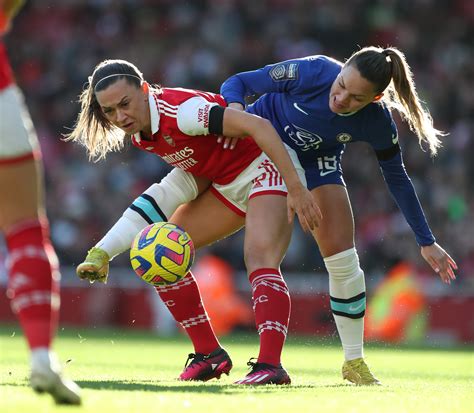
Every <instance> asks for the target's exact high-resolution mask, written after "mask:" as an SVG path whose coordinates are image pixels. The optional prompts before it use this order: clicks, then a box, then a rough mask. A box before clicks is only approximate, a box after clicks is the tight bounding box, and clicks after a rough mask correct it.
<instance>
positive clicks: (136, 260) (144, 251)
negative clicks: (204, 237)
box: [130, 222, 194, 287]
mask: <svg viewBox="0 0 474 413" xmlns="http://www.w3.org/2000/svg"><path fill="white" fill-rule="evenodd" d="M193 261H194V245H193V241H192V240H191V237H190V236H189V234H188V233H187V232H186V231H185V230H184V229H182V228H180V227H178V226H177V225H175V224H171V223H170V222H158V223H156V224H151V225H148V226H147V227H146V228H144V229H143V230H142V231H140V232H139V233H138V234H137V236H136V237H135V239H134V241H133V243H132V247H131V248H130V262H131V264H132V268H133V270H134V271H135V273H136V274H137V275H138V276H139V277H140V278H141V279H142V280H143V281H145V282H147V283H148V284H151V285H154V286H155V287H157V286H163V285H169V284H173V283H175V282H177V281H179V280H180V279H181V278H183V277H184V276H185V275H186V274H187V273H188V271H189V269H190V268H191V266H192V265H193Z"/></svg>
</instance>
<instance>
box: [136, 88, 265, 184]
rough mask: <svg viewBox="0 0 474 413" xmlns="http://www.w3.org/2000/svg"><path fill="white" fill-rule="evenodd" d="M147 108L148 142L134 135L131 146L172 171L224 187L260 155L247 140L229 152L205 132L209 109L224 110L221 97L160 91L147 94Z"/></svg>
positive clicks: (210, 94) (250, 141) (180, 91)
mask: <svg viewBox="0 0 474 413" xmlns="http://www.w3.org/2000/svg"><path fill="white" fill-rule="evenodd" d="M149 104H150V115H151V130H152V133H153V136H152V139H151V140H145V139H143V138H142V137H141V136H140V134H139V133H137V134H135V135H133V136H132V142H133V144H134V145H135V146H137V147H138V148H140V149H142V150H145V151H148V152H153V153H155V154H157V155H159V156H160V157H161V158H162V159H163V160H164V161H166V162H167V163H169V164H170V165H172V166H174V167H176V168H180V169H183V170H185V171H187V172H189V173H191V174H193V175H196V176H204V177H206V178H208V179H210V180H212V181H213V182H215V183H217V184H219V185H226V184H228V183H230V182H232V181H233V180H234V179H235V178H236V177H237V176H238V175H239V174H240V173H241V172H242V171H243V170H244V169H245V168H247V167H248V166H249V165H250V164H251V163H252V161H254V160H255V159H256V158H257V157H258V156H259V155H260V154H261V153H262V150H261V149H260V148H259V146H258V145H257V144H256V143H255V141H254V140H253V139H252V138H250V137H247V138H244V139H241V140H240V141H239V143H238V144H237V145H236V146H235V148H234V149H233V150H229V149H224V148H223V145H222V144H219V143H217V135H215V134H211V133H210V132H209V112H210V110H211V108H212V107H213V106H216V105H220V106H227V104H226V102H225V100H224V98H223V97H222V96H221V95H217V94H214V93H208V92H201V91H197V90H190V89H181V88H164V89H162V90H161V92H155V93H153V92H151V93H150V95H149Z"/></svg>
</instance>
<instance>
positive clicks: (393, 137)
mask: <svg viewBox="0 0 474 413" xmlns="http://www.w3.org/2000/svg"><path fill="white" fill-rule="evenodd" d="M397 142H398V135H392V143H393V144H394V145H395V144H396V143H397Z"/></svg>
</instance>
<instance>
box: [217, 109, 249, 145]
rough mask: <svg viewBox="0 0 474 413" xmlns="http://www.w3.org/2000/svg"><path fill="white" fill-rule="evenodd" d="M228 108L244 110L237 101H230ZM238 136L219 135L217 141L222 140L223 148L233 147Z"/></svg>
mask: <svg viewBox="0 0 474 413" xmlns="http://www.w3.org/2000/svg"><path fill="white" fill-rule="evenodd" d="M227 107H228V108H232V109H236V110H240V111H242V110H244V106H243V105H242V104H241V103H238V102H232V103H229V105H228V106H227ZM239 139H240V138H229V137H228V136H219V137H218V138H217V143H222V142H224V144H223V147H224V149H227V148H229V149H231V150H232V149H234V148H235V145H237V142H238V141H239Z"/></svg>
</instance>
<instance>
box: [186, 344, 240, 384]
mask: <svg viewBox="0 0 474 413" xmlns="http://www.w3.org/2000/svg"><path fill="white" fill-rule="evenodd" d="M190 360H192V361H191V363H190V364H189V365H188V362H189V361H190ZM231 369H232V360H231V359H230V357H229V355H228V354H227V351H225V350H224V349H223V348H220V347H219V348H218V349H217V350H214V351H213V352H212V353H210V354H207V355H205V354H202V353H196V354H194V353H191V354H189V356H188V359H187V360H186V364H185V365H184V370H183V372H182V373H181V375H180V376H179V380H183V381H191V380H195V381H208V380H211V379H214V378H216V379H220V378H221V375H222V373H225V374H227V375H229V372H230V370H231Z"/></svg>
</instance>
